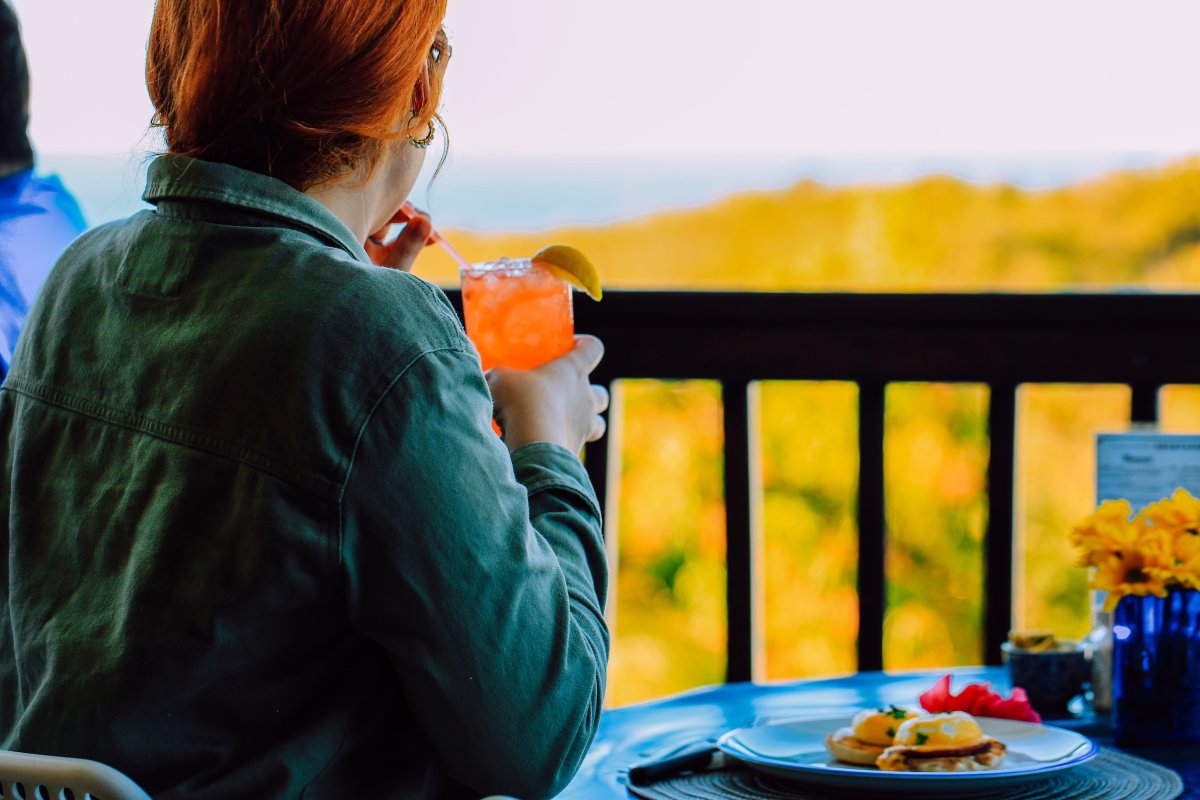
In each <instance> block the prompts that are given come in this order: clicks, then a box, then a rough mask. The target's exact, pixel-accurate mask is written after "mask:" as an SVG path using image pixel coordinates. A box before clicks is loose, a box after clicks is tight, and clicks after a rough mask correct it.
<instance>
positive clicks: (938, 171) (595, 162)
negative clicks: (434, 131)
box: [38, 153, 1189, 232]
mask: <svg viewBox="0 0 1200 800" xmlns="http://www.w3.org/2000/svg"><path fill="white" fill-rule="evenodd" d="M1188 155H1189V154H1186V153H1169V154H1166V153H1100V154H1083V155H1080V154H1074V155H995V156H986V155H979V156H976V155H970V156H935V155H930V156H892V155H887V156H872V155H864V156H844V155H837V156H810V157H794V158H793V157H777V158H766V157H762V158H758V157H755V158H751V157H728V158H725V157H721V158H717V157H714V158H709V159H699V158H649V157H643V158H629V157H610V156H597V157H593V158H581V157H575V158H546V159H532V158H521V159H512V158H499V157H479V156H461V157H460V156H457V155H455V154H453V153H452V154H451V156H450V158H449V159H448V160H447V162H446V165H445V167H444V168H443V170H442V172H441V173H440V174H439V175H438V176H437V178H436V179H435V180H433V181H432V183H431V182H430V178H431V176H432V172H433V167H434V166H435V165H436V160H437V159H436V156H433V157H431V158H430V159H429V162H430V163H429V164H427V166H426V169H425V170H424V172H423V173H422V176H421V179H420V180H419V181H418V183H417V186H416V188H415V189H414V191H413V193H412V196H411V199H412V200H413V202H414V203H415V204H416V205H418V206H419V207H421V208H425V209H427V210H429V212H430V213H431V214H432V215H433V218H434V222H435V224H436V225H438V226H439V227H442V228H448V229H450V228H453V229H464V230H470V231H478V232H498V231H510V232H530V231H540V230H546V229H550V228H558V227H563V226H568V225H586V226H603V225H608V224H612V223H615V222H622V221H627V220H634V219H639V218H643V217H647V216H650V215H653V214H658V213H662V212H665V211H672V210H679V209H687V208H696V207H701V206H705V205H708V204H711V203H714V202H716V201H719V200H721V199H723V198H726V197H729V196H732V195H737V194H742V193H748V192H770V191H779V190H783V189H786V188H788V187H790V186H793V185H795V184H797V183H799V182H801V181H814V182H816V183H820V184H824V185H828V186H863V185H888V184H898V183H904V182H908V181H912V180H917V179H920V178H925V177H929V176H935V175H938V176H949V177H953V178H957V179H959V180H963V181H966V182H968V183H972V184H977V185H986V184H1007V185H1012V186H1016V187H1020V188H1023V189H1031V190H1045V189H1054V188H1058V187H1062V186H1069V185H1073V184H1077V183H1080V182H1084V181H1088V180H1093V179H1096V178H1100V177H1103V176H1104V175H1107V174H1109V173H1112V172H1116V171H1121V170H1140V169H1148V168H1154V167H1159V166H1162V165H1164V164H1167V163H1170V162H1171V161H1175V160H1178V159H1182V158H1185V157H1187V156H1188ZM151 160H152V156H150V155H145V154H135V155H65V154H53V153H46V154H41V156H40V158H39V164H38V171H39V172H40V173H43V174H57V175H58V176H59V177H60V178H61V179H62V181H63V183H64V184H65V185H66V186H67V188H68V189H69V190H70V191H71V192H72V193H74V194H75V196H76V198H77V199H78V200H79V202H80V205H81V206H82V208H83V212H84V216H85V217H86V219H87V221H88V224H89V225H100V224H103V223H106V222H110V221H113V220H116V219H122V218H124V217H127V216H129V215H131V214H134V213H136V212H137V211H140V210H144V209H146V208H149V206H147V205H146V204H145V203H144V202H142V200H141V194H142V191H143V189H144V188H145V172H146V167H147V165H148V164H149V162H150V161H151Z"/></svg>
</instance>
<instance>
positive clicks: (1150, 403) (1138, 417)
mask: <svg viewBox="0 0 1200 800" xmlns="http://www.w3.org/2000/svg"><path fill="white" fill-rule="evenodd" d="M1129 388H1130V390H1131V391H1132V393H1133V397H1132V398H1131V400H1132V402H1131V403H1130V415H1129V416H1130V422H1132V423H1133V424H1135V425H1138V424H1142V425H1153V424H1155V423H1157V422H1158V397H1159V390H1160V389H1162V387H1161V386H1159V385H1158V384H1154V383H1135V384H1133V385H1132V386H1130V387H1129Z"/></svg>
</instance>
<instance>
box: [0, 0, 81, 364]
mask: <svg viewBox="0 0 1200 800" xmlns="http://www.w3.org/2000/svg"><path fill="white" fill-rule="evenodd" d="M28 130H29V66H28V63H27V62H26V59H25V48H24V46H23V45H22V44H21V29H20V25H19V23H18V22H17V15H16V13H15V12H14V11H13V9H12V7H11V6H9V4H8V3H7V2H6V0H0V376H3V375H5V374H6V373H7V372H8V365H9V363H11V361H12V355H13V350H14V349H16V346H17V335H18V334H19V333H20V332H21V325H22V323H24V321H25V315H26V314H27V313H28V312H29V307H30V306H31V305H33V299H34V297H36V296H37V293H38V290H39V289H40V288H41V287H42V284H43V283H44V282H45V280H46V276H47V275H48V274H49V273H50V268H51V267H53V266H54V262H55V260H56V259H57V258H58V256H59V254H60V253H62V251H63V250H64V249H65V248H66V246H67V245H68V244H70V242H71V240H73V239H74V238H75V237H76V236H78V235H79V234H80V233H82V232H83V231H84V229H85V228H86V227H87V226H86V224H85V223H84V220H83V214H82V213H81V212H80V210H79V204H78V203H76V202H75V198H74V197H72V196H71V193H70V192H68V191H67V190H66V188H65V187H64V186H63V185H62V182H61V181H60V180H59V179H58V178H57V177H54V176H50V177H38V176H37V175H35V174H34V157H33V146H32V145H31V144H30V142H29V134H28Z"/></svg>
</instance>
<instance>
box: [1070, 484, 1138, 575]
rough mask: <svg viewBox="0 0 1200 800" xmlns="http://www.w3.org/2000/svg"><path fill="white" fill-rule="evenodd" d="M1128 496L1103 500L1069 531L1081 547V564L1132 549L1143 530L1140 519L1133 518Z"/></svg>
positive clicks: (1073, 542) (1102, 559) (1096, 561)
mask: <svg viewBox="0 0 1200 800" xmlns="http://www.w3.org/2000/svg"><path fill="white" fill-rule="evenodd" d="M1132 517H1133V506H1132V505H1130V503H1129V501H1128V500H1106V501H1104V502H1103V503H1101V504H1100V507H1099V508H1098V509H1096V513H1094V514H1092V515H1090V516H1088V517H1087V518H1086V519H1084V520H1083V521H1082V522H1080V523H1079V524H1078V525H1076V526H1075V528H1074V530H1072V531H1071V543H1072V544H1074V545H1075V546H1076V547H1078V548H1080V549H1081V550H1083V552H1082V553H1081V554H1080V562H1081V566H1088V567H1095V566H1099V565H1100V562H1101V561H1104V560H1105V559H1106V558H1108V557H1109V556H1111V555H1113V554H1120V553H1124V552H1126V551H1128V550H1132V549H1135V548H1136V546H1137V540H1138V538H1139V536H1140V535H1141V533H1142V529H1143V527H1144V526H1143V525H1141V524H1139V522H1140V520H1133V519H1131V518H1132Z"/></svg>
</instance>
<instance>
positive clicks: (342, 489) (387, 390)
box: [337, 344, 472, 576]
mask: <svg viewBox="0 0 1200 800" xmlns="http://www.w3.org/2000/svg"><path fill="white" fill-rule="evenodd" d="M436 353H459V354H461V355H466V356H470V355H472V353H470V352H469V351H468V350H467V349H466V348H463V347H459V346H455V345H452V344H451V345H447V346H445V347H436V348H433V349H431V350H424V351H422V352H421V353H420V354H418V355H417V356H416V357H415V358H411V359H409V361H408V362H407V363H405V364H404V366H403V367H401V368H400V369H399V370H398V371H397V372H396V374H395V376H394V377H393V378H392V379H391V380H390V381H388V383H387V385H386V386H384V387H383V388H382V390H381V391H380V392H379V394H378V396H377V397H376V398H375V402H374V403H372V404H371V407H370V408H369V409H367V413H366V414H365V415H364V416H363V420H362V422H361V423H360V424H359V426H358V432H357V433H356V434H355V436H354V445H353V446H352V447H351V448H350V457H349V460H348V461H347V463H346V474H345V476H344V477H343V478H342V483H341V486H339V487H338V491H337V504H338V523H337V527H338V531H337V533H338V535H337V542H338V571H339V573H340V574H342V575H343V576H344V575H345V566H346V565H345V561H344V560H343V558H342V556H343V552H344V548H343V544H344V537H345V513H344V510H343V505H342V501H343V500H344V499H345V496H346V487H347V486H349V485H350V477H351V476H352V475H353V474H354V461H355V459H356V458H357V457H358V447H359V445H360V444H361V443H362V439H363V436H364V435H365V434H366V432H367V426H368V425H370V424H371V420H372V419H373V418H374V417H375V412H376V411H377V410H378V409H379V406H380V405H382V404H383V400H384V398H386V397H387V396H388V395H389V394H391V391H392V389H393V388H394V387H395V386H396V384H397V383H399V382H400V380H401V379H402V378H403V377H404V376H405V375H406V374H408V371H409V370H410V369H412V368H413V366H414V365H415V364H416V363H417V362H418V361H421V360H422V359H424V358H425V357H426V356H430V355H434V354H436Z"/></svg>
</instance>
